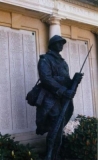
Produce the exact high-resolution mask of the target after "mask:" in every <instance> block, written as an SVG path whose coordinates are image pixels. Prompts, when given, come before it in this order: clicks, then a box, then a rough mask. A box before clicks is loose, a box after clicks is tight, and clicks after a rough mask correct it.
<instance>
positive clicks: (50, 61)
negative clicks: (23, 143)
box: [36, 50, 73, 134]
mask: <svg viewBox="0 0 98 160" xmlns="http://www.w3.org/2000/svg"><path fill="white" fill-rule="evenodd" d="M38 72H39V77H40V80H41V83H42V86H43V88H45V90H46V95H45V97H44V100H43V102H42V104H41V107H37V112H36V124H37V130H36V133H37V134H44V133H45V132H48V131H49V130H50V129H51V126H52V124H53V123H54V124H53V125H55V124H56V121H57V118H58V116H59V114H60V111H61V109H62V107H63V105H64V103H65V102H66V90H67V89H70V88H71V85H72V80H71V79H70V76H69V68H68V65H67V63H66V62H65V60H64V59H63V58H62V57H61V55H60V54H59V53H56V52H55V51H51V50H49V51H48V52H47V53H46V54H44V55H41V56H40V59H39V62H38ZM63 102H64V103H63ZM72 113H73V103H72V101H71V102H70V104H69V106H68V109H67V112H66V114H65V123H67V122H68V121H69V119H70V117H71V116H72Z"/></svg>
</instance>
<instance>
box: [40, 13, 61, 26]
mask: <svg viewBox="0 0 98 160" xmlns="http://www.w3.org/2000/svg"><path fill="white" fill-rule="evenodd" d="M61 19H62V18H60V17H59V16H57V15H53V14H51V15H48V16H44V17H43V18H41V20H42V22H46V23H48V24H50V25H52V24H57V25H60V21H61Z"/></svg>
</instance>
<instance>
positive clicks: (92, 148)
mask: <svg viewBox="0 0 98 160" xmlns="http://www.w3.org/2000/svg"><path fill="white" fill-rule="evenodd" d="M77 119H79V121H80V125H79V126H78V128H77V129H75V131H74V133H72V134H71V135H68V136H64V137H63V141H62V148H61V155H62V157H63V159H64V158H69V159H79V160H97V119H96V118H94V117H85V116H81V115H78V117H77Z"/></svg>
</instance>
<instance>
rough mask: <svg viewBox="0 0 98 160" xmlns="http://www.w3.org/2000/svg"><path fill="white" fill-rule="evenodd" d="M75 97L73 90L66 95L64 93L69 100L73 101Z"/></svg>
mask: <svg viewBox="0 0 98 160" xmlns="http://www.w3.org/2000/svg"><path fill="white" fill-rule="evenodd" d="M74 95H75V92H74V91H73V90H67V91H66V92H65V93H64V96H65V97H67V98H69V99H72V98H73V97H74Z"/></svg>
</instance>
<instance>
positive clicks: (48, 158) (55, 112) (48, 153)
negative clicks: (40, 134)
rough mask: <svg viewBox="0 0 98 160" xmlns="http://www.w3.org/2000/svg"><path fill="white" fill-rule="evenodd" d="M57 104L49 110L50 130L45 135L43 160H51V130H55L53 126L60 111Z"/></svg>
mask: <svg viewBox="0 0 98 160" xmlns="http://www.w3.org/2000/svg"><path fill="white" fill-rule="evenodd" d="M59 107H60V105H59V103H56V104H55V106H53V108H52V109H51V112H50V113H49V115H50V129H49V131H48V134H47V138H46V158H45V160H52V151H53V148H54V144H53V143H54V142H53V139H52V138H53V130H54V128H55V125H56V123H57V120H58V117H59V114H60V110H59Z"/></svg>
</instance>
